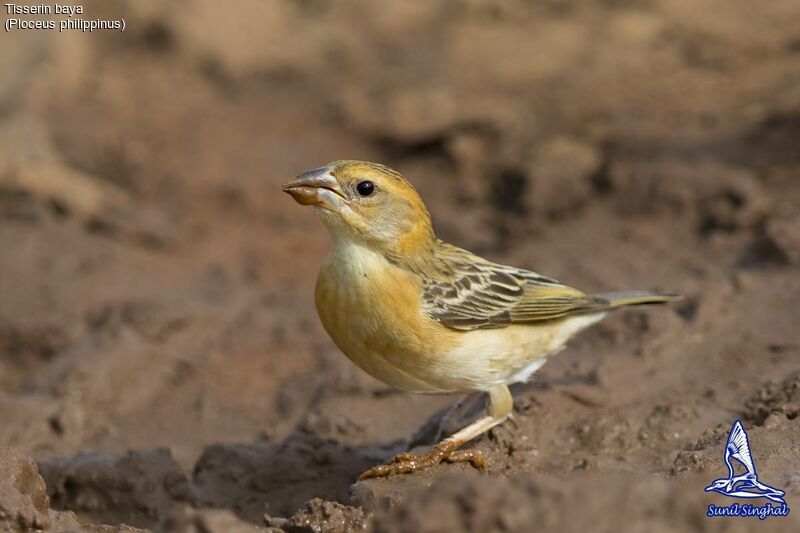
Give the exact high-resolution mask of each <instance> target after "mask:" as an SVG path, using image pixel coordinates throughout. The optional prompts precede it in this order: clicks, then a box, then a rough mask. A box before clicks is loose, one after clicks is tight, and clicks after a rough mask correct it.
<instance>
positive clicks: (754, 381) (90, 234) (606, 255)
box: [0, 0, 800, 532]
mask: <svg viewBox="0 0 800 533" xmlns="http://www.w3.org/2000/svg"><path fill="white" fill-rule="evenodd" d="M84 5H85V7H86V10H87V13H86V14H85V15H84V16H83V18H85V19H95V18H99V19H121V18H124V19H125V22H126V30H125V31H124V32H113V31H94V32H92V33H81V32H79V31H69V32H65V33H59V32H58V31H36V30H28V31H12V32H4V33H3V34H2V36H0V65H1V68H0V250H1V251H2V252H0V466H2V468H3V469H5V470H6V471H8V472H12V471H17V472H23V473H24V472H27V474H26V475H29V477H30V479H31V480H32V481H31V483H30V484H29V485H28V486H27V488H25V489H21V488H20V487H19V486H16V488H15V486H10V485H9V486H5V485H3V483H6V484H7V483H8V479H10V478H8V479H6V480H5V481H4V480H3V479H2V476H0V510H5V515H4V514H3V513H2V512H0V529H2V527H3V526H4V525H8V524H11V525H8V527H9V528H15V527H18V528H21V529H24V527H34V526H35V525H36V524H39V527H50V528H54V529H58V528H68V526H69V527H73V528H75V527H84V526H78V525H76V524H78V521H80V522H81V523H83V524H90V523H105V524H110V525H112V526H118V525H119V524H122V523H126V524H129V525H132V526H137V527H142V528H161V529H162V530H172V531H184V530H185V531H190V530H192V529H190V527H197V528H200V525H202V526H203V527H205V528H206V530H208V531H233V530H234V528H241V530H242V531H244V530H249V529H247V528H256V527H265V526H270V527H273V528H282V529H283V530H287V531H288V530H292V531H305V530H303V529H291V528H292V527H296V528H300V527H306V526H302V524H309V523H311V524H316V525H317V526H318V527H319V528H321V530H323V531H324V530H330V531H351V530H359V529H360V528H362V527H364V525H365V524H366V523H367V522H369V527H371V528H373V530H375V531H409V532H411V531H414V532H419V531H434V530H438V531H441V530H457V529H464V530H471V531H489V530H495V529H502V528H505V530H508V531H516V530H522V529H524V528H525V527H526V526H530V524H531V523H537V524H540V525H541V526H542V527H545V528H547V527H550V528H553V529H554V530H564V529H565V528H566V529H570V528H577V527H584V528H586V527H589V528H592V526H596V525H597V524H596V522H595V521H596V520H598V516H604V517H605V518H603V519H602V520H605V521H607V525H608V527H613V528H614V529H615V530H621V529H629V528H631V527H633V526H634V525H635V524H636V523H638V524H640V525H641V524H642V523H647V524H649V526H648V527H650V526H652V527H655V526H656V525H659V524H660V527H662V530H664V531H673V530H674V531H685V530H688V529H697V528H699V527H705V524H706V522H705V521H706V520H709V519H707V518H705V506H706V505H707V504H708V503H716V504H717V505H727V503H728V502H726V501H723V500H724V498H722V497H719V496H718V497H717V498H716V499H715V498H714V496H713V495H709V494H706V493H704V492H703V490H702V489H703V487H704V486H705V485H707V484H708V483H710V482H711V481H712V480H713V479H716V478H718V477H722V476H723V475H724V474H725V471H724V470H725V469H724V465H723V463H722V447H723V443H724V439H725V437H726V434H727V431H728V428H730V424H731V422H732V421H733V420H735V419H736V418H742V419H743V420H744V422H745V426H746V428H747V430H748V431H749V432H750V436H751V440H752V442H751V445H752V446H753V450H754V456H755V458H756V462H757V463H758V464H759V473H760V474H761V477H762V479H763V480H764V481H765V482H766V483H768V484H770V485H773V486H776V487H779V488H782V489H785V490H787V492H788V493H789V500H787V501H789V503H790V506H791V504H792V502H794V505H796V506H798V511H797V512H796V513H793V515H798V514H800V505H799V504H800V499H798V497H797V495H798V485H799V484H800V478H799V477H798V476H797V472H799V471H800V450H798V442H800V418H798V417H797V414H798V412H800V374H798V372H800V357H798V356H799V355H800V328H798V318H800V304H798V301H800V276H798V266H800V4H798V2H797V1H796V0H772V1H770V2H752V1H750V0H680V1H675V0H672V1H669V0H586V1H577V0H576V1H573V0H504V1H499V0H497V1H494V0H483V1H480V0H432V1H428V2H406V1H402V0H392V1H384V2H371V1H369V0H342V1H338V2H334V1H332V0H270V1H257V0H240V1H238V2H235V3H232V4H223V3H220V2H215V1H211V0H181V1H174V2H159V1H151V0H146V1H125V0H115V1H108V2H91V1H88V0H87V2H86V3H85V4H84ZM6 16H7V17H8V15H6ZM34 18H35V17H34ZM335 159H366V160H372V161H378V162H382V163H385V164H387V165H390V166H392V167H394V168H395V169H397V170H398V171H400V172H401V173H403V174H404V175H405V176H406V177H408V179H409V180H410V181H411V182H412V183H413V184H414V185H415V186H416V187H417V189H418V190H419V192H420V194H421V195H422V197H423V199H424V200H425V201H426V203H427V205H428V207H429V208H430V210H431V212H432V215H433V219H434V224H435V227H436V229H437V232H438V234H439V236H440V237H441V238H443V239H445V240H447V241H450V242H453V243H454V244H457V245H459V246H462V247H466V248H469V249H471V250H473V251H475V252H477V253H480V254H482V255H485V256H487V257H488V258H490V259H493V260H497V261H502V262H508V263H511V264H515V265H518V266H522V267H527V268H530V269H532V270H536V271H538V272H541V273H543V274H545V275H548V276H551V277H554V278H556V279H559V280H561V281H563V282H564V283H567V284H570V285H572V286H577V287H579V288H582V289H585V290H587V291H607V290H617V289H662V290H672V291H676V292H680V293H683V294H685V295H686V297H687V298H686V300H685V301H684V302H682V303H681V304H679V305H677V306H673V307H670V308H658V309H649V310H631V311H625V312H622V313H618V314H616V315H614V316H612V317H609V318H608V319H607V320H606V322H604V323H603V324H602V325H600V326H598V327H596V328H594V329H592V330H591V331H588V332H586V333H585V334H584V335H582V336H581V337H580V338H579V339H577V340H576V342H575V343H574V344H573V345H572V346H571V347H570V348H568V349H567V350H566V351H564V352H563V353H562V354H560V355H559V356H558V357H557V358H554V360H553V361H552V362H550V363H548V365H546V366H545V367H544V368H543V369H542V370H541V371H540V373H539V374H537V379H536V380H535V381H534V383H532V384H531V385H528V386H526V387H520V388H519V389H517V390H516V391H515V393H516V398H517V399H516V407H515V412H516V415H515V419H516V422H515V423H511V424H507V425H505V426H503V427H501V428H498V429H496V430H494V431H493V432H492V434H491V435H490V436H488V437H486V438H483V439H482V440H481V441H480V442H478V443H477V445H476V446H477V447H478V449H480V450H482V451H483V452H484V453H485V454H486V455H487V457H488V458H489V461H490V464H491V466H492V474H491V475H490V476H488V477H479V476H477V475H474V474H473V473H472V472H470V471H469V469H468V468H466V467H464V466H463V465H444V466H442V467H438V468H436V469H434V470H432V471H431V472H428V473H423V474H418V475H414V476H410V477H407V478H393V479H389V480H377V481H373V482H369V483H358V484H356V485H353V486H351V484H352V483H353V481H354V479H355V476H356V475H357V474H358V473H359V472H360V471H362V470H363V469H365V468H367V467H369V466H371V465H373V464H375V463H378V462H381V461H383V460H385V459H386V458H387V457H389V456H391V455H392V454H393V453H394V452H397V451H399V450H402V449H407V448H408V447H409V446H414V445H417V444H425V443H428V442H430V441H431V439H432V434H433V433H434V429H435V428H436V427H437V424H438V422H437V420H438V418H437V414H436V413H439V412H440V410H442V409H444V408H446V407H447V406H449V405H450V404H451V403H452V402H453V401H455V398H453V397H449V398H448V397H428V396H412V395H408V394H403V393H398V392H394V391H391V390H389V389H388V388H387V387H385V386H384V385H382V384H380V383H377V382H375V381H374V380H372V379H371V378H368V377H367V376H366V375H364V374H363V373H361V372H360V371H359V370H358V369H356V368H355V367H354V366H353V365H352V364H351V363H350V362H349V361H347V359H346V358H345V357H344V356H342V355H341V354H340V353H339V352H338V350H337V349H336V348H335V346H334V345H333V344H332V342H331V341H330V340H329V339H328V338H327V336H326V335H325V333H324V331H323V330H322V327H321V326H320V324H319V322H318V319H317V316H316V311H315V309H314V305H313V287H314V282H315V278H316V273H317V270H318V268H319V265H320V264H321V261H322V259H323V258H324V256H325V254H326V253H327V249H328V246H329V238H328V236H327V234H326V232H325V230H324V228H323V227H322V225H321V224H320V223H319V221H318V220H316V219H315V217H314V216H312V214H311V213H310V212H308V211H307V210H303V209H301V208H299V207H298V206H297V205H295V204H294V202H293V201H291V199H290V198H289V197H287V196H285V195H283V194H282V193H281V192H280V185H281V183H283V182H285V181H286V180H287V179H288V178H290V177H291V176H293V175H294V174H297V173H300V172H302V171H304V170H307V169H309V168H313V167H317V166H320V165H321V164H324V163H326V162H328V161H331V160H335ZM420 428H422V429H420ZM432 428H433V429H432ZM34 464H36V465H38V469H39V470H40V471H41V474H42V476H43V478H39V477H38V475H37V474H36V473H35V470H36V468H35V467H34V466H33V465H34ZM13 469H16V470H13ZM654 474H655V475H654ZM3 487H6V489H7V491H6V492H4V490H5V489H4V488H3ZM14 491H17V492H14ZM18 492H21V493H22V494H23V495H24V494H28V495H29V496H31V499H30V501H29V500H24V499H23V500H24V501H23V500H18V499H14V498H16V496H14V498H12V496H13V494H17V493H18ZM45 492H46V493H47V494H48V495H49V496H50V503H49V504H48V503H47V501H46V499H45V498H44V494H45ZM12 493H13V494H12ZM576 495H578V496H579V497H580V498H581V500H582V501H583V502H585V505H586V506H587V509H595V510H596V511H597V513H591V512H589V513H585V514H582V513H574V512H570V509H572V507H571V505H572V502H573V501H574V497H575V496H576ZM315 498H316V499H315ZM30 502H33V503H30ZM306 502H310V503H306ZM464 502H466V503H464ZM632 502H635V503H636V505H635V506H632V507H631V508H629V509H628V513H627V514H626V513H611V514H603V513H607V512H608V509H611V508H613V507H614V506H615V505H625V504H630V503H632ZM211 509H217V510H211ZM70 510H71V511H74V512H76V513H77V515H71V514H70V513H69V512H68V511H70ZM265 513H266V514H267V515H268V516H267V518H266V519H265V518H264V514H265ZM3 516H5V517H6V518H3ZM370 516H371V518H368V517H370ZM8 517H11V518H8ZM15 517H16V518H15ZM12 519H13V520H12ZM4 520H10V521H9V522H4ZM773 520H774V519H773ZM791 520H796V517H795V518H789V519H786V521H785V522H782V523H781V524H782V525H783V526H784V527H785V526H786V525H787V524H789V523H790V521H791ZM37 521H38V522H37ZM637 521H638V522H637ZM746 522H747V521H745V522H731V523H730V527H731V528H733V529H731V530H736V528H739V527H741V528H744V527H745V526H746V525H747V524H746ZM767 522H769V521H767ZM794 523H796V522H794ZM20 524H22V525H20ZM498 524H500V525H498ZM765 524H766V523H765ZM771 524H772V526H773V527H775V522H774V521H773V522H771ZM759 525H762V524H759ZM85 527H88V526H85ZM308 527H311V526H308ZM337 527H338V528H339V529H336V528H337ZM215 528H216V529H215ZM278 530H280V529H276V530H273V531H278ZM317 530H320V529H317ZM309 531H311V529H309Z"/></svg>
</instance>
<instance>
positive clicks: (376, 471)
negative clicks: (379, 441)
mask: <svg viewBox="0 0 800 533" xmlns="http://www.w3.org/2000/svg"><path fill="white" fill-rule="evenodd" d="M460 444H461V443H459V442H456V441H452V440H449V439H445V440H443V441H442V442H440V443H439V444H437V445H436V446H434V447H433V448H431V450H430V451H428V452H426V453H421V454H412V453H407V452H404V453H399V454H397V455H395V456H394V457H393V458H392V459H391V460H390V461H389V462H388V463H386V464H384V465H378V466H374V467H372V468H370V469H369V470H367V471H366V472H364V473H362V474H361V475H360V476H358V481H363V480H365V479H370V478H373V477H389V476H395V475H399V474H411V473H412V472H417V471H419V470H425V469H428V468H430V467H432V466H436V465H438V464H439V463H441V462H443V461H447V462H448V463H465V462H469V463H470V464H471V465H472V466H473V467H474V468H477V469H478V470H481V471H484V472H485V471H486V470H487V468H488V466H487V464H486V459H485V458H484V457H483V454H482V453H481V452H479V451H477V450H456V448H458V447H459V446H460Z"/></svg>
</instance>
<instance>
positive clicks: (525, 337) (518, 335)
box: [443, 313, 605, 390]
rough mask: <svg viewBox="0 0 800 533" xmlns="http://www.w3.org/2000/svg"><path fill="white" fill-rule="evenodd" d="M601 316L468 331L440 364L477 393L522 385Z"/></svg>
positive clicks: (581, 316)
mask: <svg viewBox="0 0 800 533" xmlns="http://www.w3.org/2000/svg"><path fill="white" fill-rule="evenodd" d="M604 316H605V314H604V313H596V314H590V315H580V316H574V317H569V318H565V319H558V320H548V321H545V322H538V323H531V324H519V325H512V326H508V327H506V328H498V329H478V330H473V331H468V332H465V333H464V334H463V337H462V340H461V342H460V343H459V344H458V346H456V347H455V348H454V349H452V350H451V351H449V353H447V354H446V355H445V356H444V357H443V361H444V362H445V363H446V366H447V367H449V368H450V369H451V370H450V371H451V373H452V374H453V376H454V377H457V378H458V379H459V380H461V381H463V382H465V383H470V382H471V383H473V384H474V386H475V388H476V389H478V390H485V389H488V388H490V387H492V386H493V385H497V384H500V383H518V382H524V381H527V380H528V379H529V378H530V377H531V376H532V375H533V374H534V373H535V372H536V371H537V370H538V369H539V368H540V367H541V366H542V365H543V364H544V363H545V362H546V361H547V357H548V356H550V355H552V354H554V353H556V352H558V351H560V350H561V349H562V348H563V347H564V345H565V344H566V342H567V340H569V338H570V337H572V336H573V335H575V334H576V333H578V332H579V331H580V330H582V329H584V328H586V327H588V326H590V325H592V324H594V323H595V322H597V321H599V320H601V319H602V318H603V317H604Z"/></svg>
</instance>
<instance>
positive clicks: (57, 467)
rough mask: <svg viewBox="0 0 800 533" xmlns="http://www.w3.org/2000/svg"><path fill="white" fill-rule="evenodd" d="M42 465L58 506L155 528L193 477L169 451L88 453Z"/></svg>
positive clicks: (100, 518) (107, 520) (100, 519)
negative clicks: (188, 475)
mask: <svg viewBox="0 0 800 533" xmlns="http://www.w3.org/2000/svg"><path fill="white" fill-rule="evenodd" d="M39 467H40V468H41V470H42V475H43V476H44V479H45V480H46V481H47V490H48V493H49V495H50V498H51V499H52V502H53V507H56V508H62V509H63V508H67V509H71V510H74V511H76V512H78V513H81V514H86V515H88V516H90V517H91V518H92V521H95V522H104V523H122V522H124V523H126V524H131V525H134V526H137V527H150V526H152V525H153V524H155V523H156V522H157V521H158V520H159V519H160V518H161V517H163V516H166V515H167V514H168V513H169V511H170V509H171V507H172V505H173V500H174V499H183V498H185V497H186V493H187V479H186V476H185V475H184V474H183V472H182V471H181V469H180V467H179V466H178V464H177V463H176V462H175V460H174V459H173V458H172V454H171V453H170V452H169V451H168V450H164V449H156V450H147V451H130V452H127V453H125V454H124V455H120V456H116V455H110V454H97V453H84V454H80V455H77V456H75V457H68V458H57V459H48V460H45V461H41V462H40V463H39Z"/></svg>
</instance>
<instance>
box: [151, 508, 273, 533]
mask: <svg viewBox="0 0 800 533" xmlns="http://www.w3.org/2000/svg"><path fill="white" fill-rule="evenodd" d="M154 531H155V533H253V532H255V531H263V528H260V527H258V526H255V525H253V524H250V523H248V522H245V521H243V520H241V519H240V518H238V517H237V516H236V515H235V514H234V513H233V512H232V511H228V510H223V509H192V508H191V507H189V506H188V505H179V506H176V507H175V508H174V509H173V510H172V512H171V513H170V514H169V516H167V517H166V518H165V519H164V520H162V521H161V522H159V523H158V524H157V525H156V527H155V528H154Z"/></svg>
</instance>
